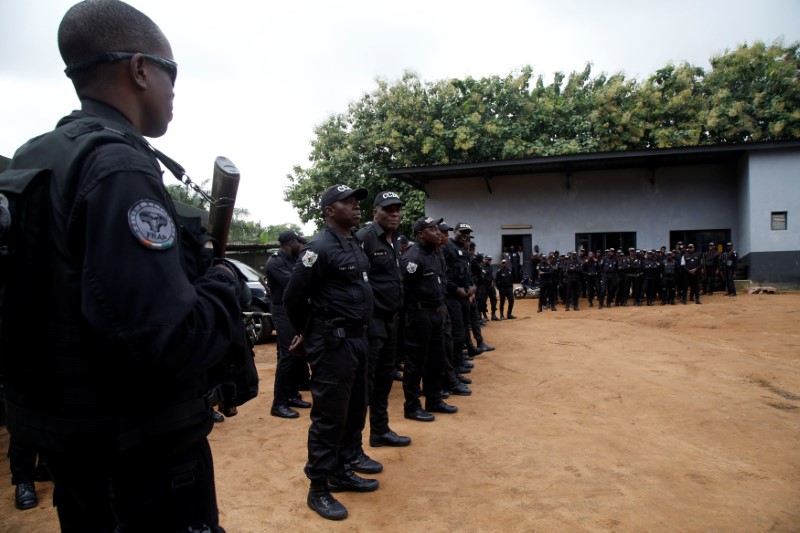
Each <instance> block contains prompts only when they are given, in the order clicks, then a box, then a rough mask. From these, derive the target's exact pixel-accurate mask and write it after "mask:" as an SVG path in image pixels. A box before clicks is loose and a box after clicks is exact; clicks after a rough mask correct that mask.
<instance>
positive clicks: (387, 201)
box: [372, 191, 406, 207]
mask: <svg viewBox="0 0 800 533" xmlns="http://www.w3.org/2000/svg"><path fill="white" fill-rule="evenodd" d="M396 204H400V205H406V203H405V202H404V201H403V200H401V199H400V195H399V194H397V193H396V192H392V191H383V192H379V193H378V194H377V196H375V201H374V202H373V203H372V205H373V207H377V206H381V207H387V206H390V205H396Z"/></svg>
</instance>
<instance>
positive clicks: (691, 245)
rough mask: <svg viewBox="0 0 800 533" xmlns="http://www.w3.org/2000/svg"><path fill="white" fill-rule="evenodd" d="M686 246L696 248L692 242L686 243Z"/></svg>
mask: <svg viewBox="0 0 800 533" xmlns="http://www.w3.org/2000/svg"><path fill="white" fill-rule="evenodd" d="M686 247H687V248H694V244H692V243H689V244H687V245H686Z"/></svg>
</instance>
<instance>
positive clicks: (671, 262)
mask: <svg viewBox="0 0 800 533" xmlns="http://www.w3.org/2000/svg"><path fill="white" fill-rule="evenodd" d="M679 270H680V265H679V264H678V262H677V261H676V260H675V258H674V257H667V258H666V259H664V261H663V262H662V263H661V305H665V304H670V305H675V284H676V282H675V276H676V275H677V273H678V271H679Z"/></svg>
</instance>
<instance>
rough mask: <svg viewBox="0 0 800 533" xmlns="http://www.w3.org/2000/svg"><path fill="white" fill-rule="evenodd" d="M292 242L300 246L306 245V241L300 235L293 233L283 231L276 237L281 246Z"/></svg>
mask: <svg viewBox="0 0 800 533" xmlns="http://www.w3.org/2000/svg"><path fill="white" fill-rule="evenodd" d="M294 240H296V241H297V242H299V243H301V244H307V241H306V240H305V239H304V238H303V237H301V236H300V235H298V234H297V233H295V232H293V231H283V232H281V234H280V235H279V236H278V242H279V243H281V244H287V243H290V242H292V241H294Z"/></svg>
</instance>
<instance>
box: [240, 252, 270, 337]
mask: <svg viewBox="0 0 800 533" xmlns="http://www.w3.org/2000/svg"><path fill="white" fill-rule="evenodd" d="M229 259H230V258H229ZM231 262H233V263H234V264H235V265H236V266H237V267H239V270H241V271H242V274H244V276H245V277H246V278H247V286H248V287H250V297H251V298H252V301H251V302H250V307H248V308H247V309H245V311H255V312H258V313H263V315H262V316H261V317H260V318H257V319H255V321H254V324H253V325H254V327H253V328H248V331H249V332H250V337H251V338H250V340H252V341H253V344H259V343H262V342H267V341H268V340H269V339H270V338H272V330H273V328H272V315H270V311H271V309H270V294H269V288H268V287H267V281H266V280H265V279H264V275H263V274H262V273H261V272H259V271H258V270H256V269H254V268H253V267H250V266H248V265H246V264H244V263H242V262H241V261H237V260H236V259H231Z"/></svg>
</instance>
